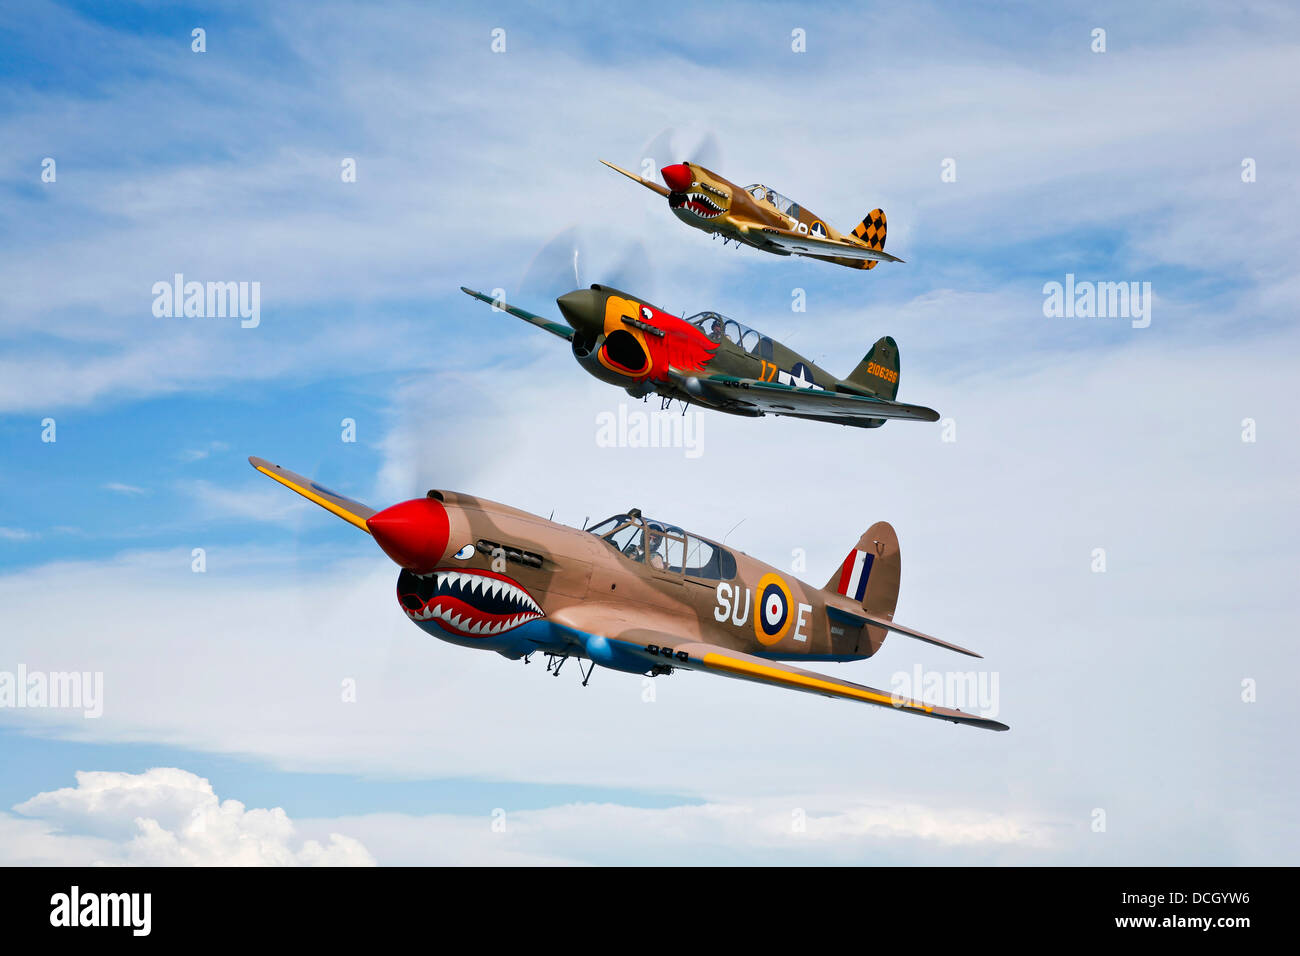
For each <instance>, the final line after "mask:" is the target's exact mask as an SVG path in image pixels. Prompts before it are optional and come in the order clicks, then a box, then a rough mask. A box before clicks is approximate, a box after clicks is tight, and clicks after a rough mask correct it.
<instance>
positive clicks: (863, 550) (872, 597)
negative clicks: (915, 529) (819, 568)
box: [826, 521, 903, 654]
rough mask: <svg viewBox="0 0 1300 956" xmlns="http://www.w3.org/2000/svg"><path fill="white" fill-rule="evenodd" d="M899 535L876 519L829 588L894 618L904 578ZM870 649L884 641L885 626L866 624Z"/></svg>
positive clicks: (863, 605) (887, 524) (891, 526)
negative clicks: (900, 585) (899, 589)
mask: <svg viewBox="0 0 1300 956" xmlns="http://www.w3.org/2000/svg"><path fill="white" fill-rule="evenodd" d="M902 571H903V564H902V556H901V554H900V552H899V549H898V535H897V534H896V533H895V532H894V527H893V525H891V524H890V523H889V522H888V521H877V522H876V523H875V524H873V525H872V526H871V527H870V528H868V529H867V530H866V532H864V533H863V535H862V537H861V538H859V539H858V543H857V546H856V547H854V549H853V550H852V551H850V552H849V553H848V555H847V556H846V557H845V558H844V560H843V561H842V562H840V566H839V569H838V570H837V571H836V572H835V573H834V574H833V575H831V579H830V581H828V582H827V583H826V590H827V591H834V592H835V593H836V594H842V595H844V596H845V597H848V598H850V599H852V600H854V601H857V602H858V603H859V604H861V605H862V609H863V610H864V611H866V612H867V613H868V614H873V615H875V616H877V617H883V618H887V619H889V620H891V621H892V620H893V618H894V608H895V607H897V606H898V586H899V582H900V581H901V580H902ZM866 633H867V637H868V641H869V644H870V653H872V654H874V653H875V652H876V651H878V650H879V649H880V645H882V644H883V643H884V642H885V634H886V633H887V632H886V631H885V629H884V628H883V627H877V626H873V625H870V624H868V625H866Z"/></svg>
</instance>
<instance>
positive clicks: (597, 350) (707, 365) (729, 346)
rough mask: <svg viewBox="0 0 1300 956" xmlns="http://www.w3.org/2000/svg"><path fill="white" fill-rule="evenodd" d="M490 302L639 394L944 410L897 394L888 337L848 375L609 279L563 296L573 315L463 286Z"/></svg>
mask: <svg viewBox="0 0 1300 956" xmlns="http://www.w3.org/2000/svg"><path fill="white" fill-rule="evenodd" d="M461 291H462V292H464V293H465V294H466V295H471V296H473V297H474V298H476V299H478V300H480V301H481V302H486V303H487V304H489V305H491V306H493V307H494V308H497V309H500V310H501V311H504V312H509V313H510V314H511V315H513V316H516V317H517V318H520V319H523V320H524V321H525V322H529V323H532V324H533V325H536V326H537V327H539V328H542V329H545V330H546V331H548V332H550V333H551V334H552V335H558V336H559V337H560V338H562V339H567V340H568V341H569V342H570V344H571V346H572V350H573V357H574V358H575V359H577V360H578V364H579V365H581V366H582V367H583V368H584V369H586V370H587V371H588V372H590V373H591V374H592V375H594V376H595V377H596V378H598V379H600V380H601V381H602V382H608V383H609V384H611V385H619V386H622V387H623V388H625V389H626V390H627V393H628V394H629V395H631V396H632V397H633V398H644V397H645V396H646V395H649V394H650V393H651V392H654V393H656V394H658V395H659V396H660V398H662V399H663V401H664V403H665V404H667V403H668V402H670V401H672V400H673V399H678V400H680V401H683V402H686V403H688V404H692V405H699V406H701V407H704V408H713V409H717V410H718V411H720V412H728V413H730V414H732V415H747V416H750V417H758V416H761V415H788V416H790V417H792V418H807V419H812V420H813V421H818V422H831V423H833V424H836V425H853V426H856V427H858V428H877V427H879V426H881V425H883V424H884V423H885V420H886V419H889V418H903V419H910V420H913V421H921V422H937V421H938V420H939V413H938V412H936V411H935V410H934V409H932V408H925V407H924V406H921V405H906V404H904V403H902V402H896V401H894V398H895V396H896V395H897V394H898V346H897V345H896V344H895V343H894V340H893V339H892V338H890V337H889V336H885V337H884V338H882V339H880V340H879V341H878V342H876V344H875V345H874V346H872V348H871V351H870V352H868V353H867V354H866V356H865V357H864V358H863V359H862V361H861V362H859V363H858V366H857V368H855V369H854V370H853V371H852V372H850V373H849V377H848V378H845V379H839V378H836V377H835V376H834V375H831V374H830V373H829V372H827V371H825V370H824V369H821V368H818V367H817V366H816V365H815V364H814V363H812V362H810V361H809V360H808V359H806V358H804V357H803V356H801V355H799V354H797V353H796V352H792V351H791V350H790V349H788V348H786V347H785V346H784V345H782V344H781V343H780V342H777V341H775V340H773V339H771V338H769V337H768V336H766V335H763V334H762V333H760V332H757V331H755V330H754V329H751V328H749V327H748V326H744V325H741V324H740V323H739V322H737V321H736V320H735V319H729V318H727V317H726V316H724V315H719V314H718V313H717V312H700V313H699V314H697V315H693V316H691V317H690V318H687V319H683V318H679V317H677V316H675V315H670V314H668V313H667V312H664V311H663V310H662V309H658V308H656V307H655V306H653V305H650V304H649V303H647V302H643V301H641V300H640V299H635V298H633V297H632V296H630V295H628V294H627V293H626V292H620V291H618V290H617V289H611V288H609V287H608V286H600V285H593V286H592V287H591V288H590V289H578V290H576V291H574V292H568V293H566V294H564V295H562V296H560V297H559V298H558V299H556V300H555V301H556V304H557V305H558V306H559V307H560V312H561V314H562V315H563V316H564V318H565V320H566V321H567V322H568V325H564V324H562V323H560V322H552V321H551V320H550V319H546V318H543V317H542V316H540V315H534V314H533V313H532V312H526V311H524V310H523V309H519V308H515V307H514V306H512V305H508V304H506V303H505V302H501V301H498V300H496V299H493V298H491V297H490V296H487V295H484V294H483V293H482V292H475V291H474V290H473V289H467V288H465V287H464V286H461Z"/></svg>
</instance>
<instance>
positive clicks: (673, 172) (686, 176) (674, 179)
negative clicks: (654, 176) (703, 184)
mask: <svg viewBox="0 0 1300 956" xmlns="http://www.w3.org/2000/svg"><path fill="white" fill-rule="evenodd" d="M659 175H661V176H663V178H664V182H665V183H667V184H668V188H669V189H671V190H672V191H673V192H675V193H684V192H686V190H688V189H690V188H691V183H693V182H695V177H694V176H692V175H691V167H689V166H687V165H686V164H685V163H676V164H674V165H672V166H665V167H664V168H663V169H661V170H659Z"/></svg>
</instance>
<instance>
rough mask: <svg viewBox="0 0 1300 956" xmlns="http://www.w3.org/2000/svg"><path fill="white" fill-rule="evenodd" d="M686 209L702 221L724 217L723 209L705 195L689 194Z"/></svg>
mask: <svg viewBox="0 0 1300 956" xmlns="http://www.w3.org/2000/svg"><path fill="white" fill-rule="evenodd" d="M686 208H687V209H689V210H690V211H691V212H693V213H694V214H695V215H697V216H699V217H700V218H701V219H716V218H717V217H718V216H721V215H722V207H721V206H719V205H718V204H717V203H715V202H714V201H713V200H712V199H710V198H709V197H708V196H706V195H704V193H687V194H686Z"/></svg>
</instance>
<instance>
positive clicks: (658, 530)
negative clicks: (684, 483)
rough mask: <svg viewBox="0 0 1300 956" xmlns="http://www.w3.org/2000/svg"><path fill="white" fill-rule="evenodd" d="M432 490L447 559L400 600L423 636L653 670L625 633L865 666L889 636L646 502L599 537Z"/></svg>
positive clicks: (838, 601)
mask: <svg viewBox="0 0 1300 956" xmlns="http://www.w3.org/2000/svg"><path fill="white" fill-rule="evenodd" d="M430 494H431V496H436V498H437V500H438V501H439V503H440V504H441V506H442V507H443V508H444V509H445V510H446V514H447V518H448V529H449V531H448V535H447V544H446V547H445V554H444V556H443V558H442V559H441V560H440V561H438V562H437V566H436V567H433V568H430V570H428V571H426V572H425V573H422V574H417V573H416V572H414V571H412V570H403V571H402V572H401V575H400V577H399V578H398V585H397V594H398V601H399V603H400V604H401V606H402V609H403V611H404V612H405V613H406V615H407V617H408V618H409V619H410V620H411V621H413V622H414V623H415V624H417V625H418V626H419V627H420V628H421V629H422V630H424V631H425V632H427V633H429V634H431V635H433V636H435V637H438V638H440V639H442V640H445V641H449V642H451V643H454V644H459V645H462V646H465V647H474V648H479V649H483V650H491V651H496V652H497V653H499V654H502V655H504V656H506V657H509V658H515V659H517V658H520V657H523V656H526V655H528V654H531V653H533V652H535V651H542V652H544V653H553V654H560V655H565V656H576V657H585V658H590V659H593V660H596V661H597V662H599V663H601V664H602V665H603V666H607V667H613V668H614V669H619V670H627V671H630V672H634V673H644V672H645V671H646V670H647V666H648V665H647V663H646V656H645V648H644V647H643V646H641V645H642V644H643V643H644V642H639V641H636V640H631V641H630V642H629V641H619V640H618V639H617V638H616V637H615V638H614V639H612V640H611V639H610V636H611V635H613V636H616V635H619V634H623V633H625V632H627V631H629V630H630V629H634V628H635V629H642V630H646V631H658V632H662V633H664V634H671V635H674V636H675V637H676V638H677V639H679V640H680V641H682V642H687V641H697V640H698V641H705V642H707V643H710V644H714V645H717V646H719V647H724V648H731V649H734V650H741V651H745V652H748V653H751V654H756V655H760V656H766V657H769V658H772V659H778V660H857V659H861V658H865V657H869V656H871V654H873V653H874V652H875V650H876V649H878V647H879V644H880V642H881V641H882V640H883V637H884V635H883V632H880V633H872V632H874V631H875V629H874V628H869V627H864V626H862V625H861V624H857V625H855V624H853V622H852V621H850V620H849V617H850V616H851V615H852V613H853V612H854V610H860V607H858V606H857V605H856V604H855V603H854V602H853V601H852V600H850V599H848V598H845V597H843V596H841V595H839V594H836V593H833V592H828V591H826V590H823V589H820V588H813V587H810V586H809V585H806V584H805V583H803V582H802V581H799V580H798V579H797V578H795V577H793V576H791V575H788V574H784V573H782V572H780V571H778V570H776V569H775V568H773V567H771V566H770V565H767V564H764V563H762V562H760V561H757V560H755V559H754V558H751V557H749V556H748V555H746V554H744V553H742V552H738V551H735V550H734V549H729V548H725V547H723V546H722V545H719V544H717V543H715V542H713V541H709V540H707V539H703V538H700V537H698V536H696V535H694V534H692V533H690V532H685V531H683V530H682V529H680V528H677V527H675V526H673V525H668V524H664V523H661V522H656V521H654V520H653V519H646V518H644V517H642V516H641V515H640V514H639V513H637V512H636V511H635V510H633V511H631V512H629V513H628V514H625V515H619V516H615V517H614V518H611V519H608V520H607V521H606V522H602V523H601V524H600V525H599V526H597V527H596V528H594V529H593V531H595V532H599V533H593V532H592V531H581V530H578V529H576V528H571V527H568V526H565V525H560V524H556V523H554V522H550V521H547V520H545V519H543V518H540V517H538V516H536V515H533V514H529V513H527V512H524V511H520V510H518V509H516V508H511V507H509V506H507V505H502V504H499V503H497V502H493V501H488V500H485V499H481V498H475V497H471V496H468V495H462V494H456V493H453V492H431V493H430ZM638 542H640V543H639V544H638ZM621 644H629V645H631V646H627V647H624V646H620V645H621ZM664 658H665V659H664V661H663V664H664V665H665V666H671V663H672V662H671V658H670V656H669V655H664Z"/></svg>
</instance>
